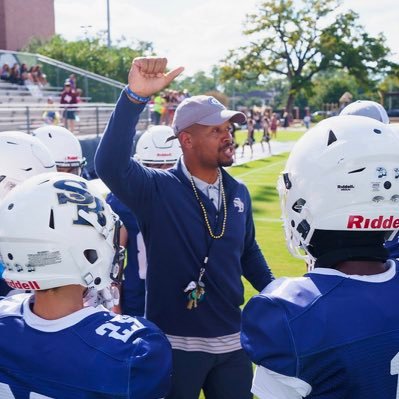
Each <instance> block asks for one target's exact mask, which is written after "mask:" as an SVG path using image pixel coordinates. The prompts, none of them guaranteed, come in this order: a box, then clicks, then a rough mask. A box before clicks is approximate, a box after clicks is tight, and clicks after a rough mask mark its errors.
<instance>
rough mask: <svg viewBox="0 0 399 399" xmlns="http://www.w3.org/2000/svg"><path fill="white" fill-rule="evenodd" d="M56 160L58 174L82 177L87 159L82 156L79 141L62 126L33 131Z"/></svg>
mask: <svg viewBox="0 0 399 399" xmlns="http://www.w3.org/2000/svg"><path fill="white" fill-rule="evenodd" d="M32 134H33V136H35V137H37V138H38V139H39V140H40V141H41V142H42V143H43V144H44V145H45V146H46V147H47V148H48V149H49V150H50V153H51V154H52V156H53V158H54V159H55V164H56V165H57V170H58V172H67V173H73V174H75V175H78V176H80V175H81V174H82V171H83V167H84V166H85V165H86V159H85V158H84V157H83V156H82V147H81V145H80V142H79V140H78V139H77V138H76V137H75V135H74V134H73V133H71V132H70V131H69V130H68V129H65V128H64V127H62V126H52V125H46V126H42V127H39V128H38V129H36V130H34V131H33V133H32Z"/></svg>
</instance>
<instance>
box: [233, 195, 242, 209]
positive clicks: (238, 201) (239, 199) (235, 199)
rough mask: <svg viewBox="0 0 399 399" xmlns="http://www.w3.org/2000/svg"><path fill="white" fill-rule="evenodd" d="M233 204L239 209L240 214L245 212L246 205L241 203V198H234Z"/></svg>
mask: <svg viewBox="0 0 399 399" xmlns="http://www.w3.org/2000/svg"><path fill="white" fill-rule="evenodd" d="M233 204H234V206H235V207H236V208H238V213H242V212H244V203H243V202H242V201H241V198H239V197H236V198H234V201H233Z"/></svg>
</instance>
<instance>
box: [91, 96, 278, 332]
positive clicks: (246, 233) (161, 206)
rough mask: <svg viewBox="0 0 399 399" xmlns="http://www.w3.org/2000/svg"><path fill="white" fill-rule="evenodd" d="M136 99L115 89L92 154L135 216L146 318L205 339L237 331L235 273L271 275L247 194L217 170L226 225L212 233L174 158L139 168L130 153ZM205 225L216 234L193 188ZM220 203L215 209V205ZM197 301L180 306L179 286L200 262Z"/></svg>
mask: <svg viewBox="0 0 399 399" xmlns="http://www.w3.org/2000/svg"><path fill="white" fill-rule="evenodd" d="M143 108H144V105H141V104H134V103H132V102H131V101H129V99H128V98H127V96H126V94H125V93H124V92H122V94H121V96H120V98H119V100H118V102H117V105H116V108H115V110H114V112H113V114H112V116H111V118H110V121H109V123H108V126H107V128H106V130H105V133H104V136H103V138H102V140H101V143H100V146H99V148H98V150H97V154H96V159H95V163H96V170H97V174H98V176H99V177H100V178H101V179H102V180H103V181H104V182H105V184H106V185H107V186H108V187H109V188H110V189H111V191H112V192H113V193H114V194H115V195H116V196H117V197H118V198H119V199H120V200H121V201H122V202H124V203H125V204H126V205H127V206H128V207H129V208H130V209H131V210H132V211H133V212H134V214H135V215H136V217H137V220H138V223H139V227H140V230H141V232H142V234H143V237H144V242H145V245H146V249H147V258H148V270H147V281H146V284H147V303H146V317H147V318H148V319H149V320H151V321H153V322H155V323H156V324H157V325H158V326H159V327H160V328H161V329H162V330H163V331H164V332H165V333H167V334H170V335H176V336H186V337H203V338H213V337H220V336H225V335H229V334H233V333H237V332H238V331H239V330H240V323H241V310H240V305H242V303H243V301H244V288H243V284H242V281H241V276H242V275H243V276H244V277H245V278H246V279H247V280H248V281H249V282H250V283H251V284H252V285H253V286H254V287H255V288H256V289H257V290H259V291H260V290H262V289H263V288H264V287H265V286H266V285H267V284H268V283H270V281H271V280H272V279H273V277H272V273H271V271H270V269H269V268H268V266H267V264H266V261H265V259H264V257H263V255H262V253H261V251H260V249H259V247H258V244H257V243H256V240H255V229H254V223H253V218H252V208H251V199H250V195H249V192H248V190H247V188H246V187H245V185H244V184H242V183H240V182H238V181H237V180H235V179H234V178H232V177H231V176H230V175H229V174H228V173H227V172H226V171H224V170H222V177H223V184H224V189H225V194H226V200H227V222H226V231H225V234H224V236H223V237H222V238H221V239H212V238H211V237H210V236H209V233H208V231H207V228H206V225H205V221H204V216H203V214H202V211H201V208H200V206H199V204H198V202H197V199H196V198H195V195H194V192H193V189H192V186H191V183H190V181H189V180H188V179H187V177H186V176H185V174H184V172H183V171H182V166H181V162H180V161H179V162H178V163H177V164H176V166H175V167H174V168H172V169H169V170H167V171H165V170H159V169H158V170H156V169H150V168H147V167H145V166H142V165H141V164H140V163H138V162H136V161H135V160H133V159H132V158H131V156H130V154H131V150H132V145H133V137H134V135H135V126H136V124H137V122H138V119H139V115H140V113H141V111H142V110H143ZM198 194H199V195H200V197H201V200H202V202H203V203H204V205H205V208H206V210H207V213H208V217H209V220H210V222H211V224H212V228H213V231H216V232H220V230H221V223H222V220H223V211H221V212H220V216H219V217H217V210H216V208H215V206H214V205H213V203H212V202H211V201H210V200H209V198H208V197H207V196H205V195H204V194H203V193H202V192H200V191H198ZM222 208H223V207H222ZM208 249H209V254H208V257H209V261H208V264H207V266H206V272H205V275H204V277H203V282H204V283H205V290H206V294H205V299H204V300H203V301H202V302H201V303H200V304H199V305H198V307H197V308H195V309H192V310H188V309H187V293H185V292H184V289H185V287H186V286H187V284H188V283H189V282H190V281H196V280H197V279H198V276H199V271H200V268H201V267H203V260H204V258H205V256H206V255H207V253H208Z"/></svg>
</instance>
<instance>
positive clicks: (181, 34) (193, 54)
mask: <svg viewBox="0 0 399 399" xmlns="http://www.w3.org/2000/svg"><path fill="white" fill-rule="evenodd" d="M258 3H259V0H142V1H141V2H140V1H135V0H109V5H110V27H111V29H110V32H111V42H115V41H117V39H120V38H121V37H122V36H124V37H125V38H126V39H128V40H144V41H149V42H152V43H153V45H154V49H155V51H156V54H157V55H159V56H165V57H167V58H168V61H169V63H168V65H169V66H170V67H171V68H173V67H177V66H184V67H185V74H186V75H192V74H194V73H195V72H197V71H199V70H203V71H210V69H211V67H212V66H213V65H216V64H217V63H218V62H219V61H220V60H221V59H223V58H224V57H226V56H227V54H228V51H229V50H230V49H233V48H235V47H237V46H241V45H245V43H247V42H248V37H245V36H244V35H243V34H242V30H243V26H244V25H243V23H244V21H245V16H246V14H248V13H251V12H253V11H255V10H256V5H257V4H258ZM343 8H345V9H347V8H351V9H352V10H354V11H356V12H357V13H358V14H359V22H360V23H361V24H362V25H363V26H364V27H365V29H366V31H367V32H368V33H369V34H372V35H377V34H378V33H380V32H383V33H384V34H385V36H386V38H387V44H388V46H389V47H390V48H391V50H392V52H393V53H394V55H393V56H392V57H391V58H390V59H391V60H393V61H396V62H398V63H399V24H398V20H399V9H398V6H397V0H378V1H376V0H343ZM55 28H56V33H58V34H61V35H62V36H63V37H64V38H66V39H68V40H77V39H81V38H84V37H86V36H89V37H94V36H96V34H97V32H99V31H106V29H107V0H55Z"/></svg>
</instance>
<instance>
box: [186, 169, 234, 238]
mask: <svg viewBox="0 0 399 399" xmlns="http://www.w3.org/2000/svg"><path fill="white" fill-rule="evenodd" d="M218 176H219V187H220V194H221V197H222V203H223V222H222V230H221V232H220V234H214V232H213V231H212V228H211V224H210V223H209V219H208V214H207V212H206V209H205V205H204V204H203V203H202V201H201V198H200V197H199V195H198V191H197V187H195V183H194V179H193V176H192V175H190V182H191V186H192V187H193V191H194V195H195V198H197V201H198V203H199V205H200V207H201V210H202V214H203V215H204V220H205V225H206V227H207V229H208V232H209V235H210V236H211V237H212V238H213V239H215V240H218V239H219V238H222V237H223V236H224V232H225V230H226V220H227V204H226V195H225V192H224V187H223V179H222V176H221V174H220V170H218Z"/></svg>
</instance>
